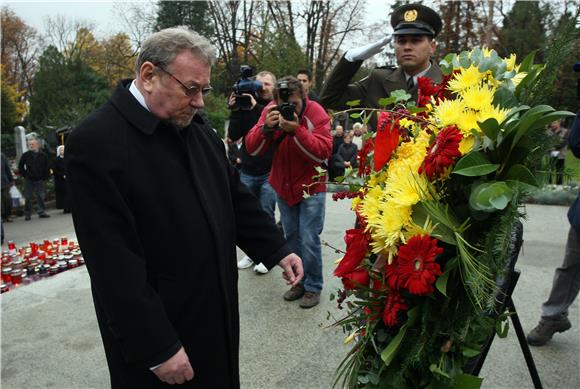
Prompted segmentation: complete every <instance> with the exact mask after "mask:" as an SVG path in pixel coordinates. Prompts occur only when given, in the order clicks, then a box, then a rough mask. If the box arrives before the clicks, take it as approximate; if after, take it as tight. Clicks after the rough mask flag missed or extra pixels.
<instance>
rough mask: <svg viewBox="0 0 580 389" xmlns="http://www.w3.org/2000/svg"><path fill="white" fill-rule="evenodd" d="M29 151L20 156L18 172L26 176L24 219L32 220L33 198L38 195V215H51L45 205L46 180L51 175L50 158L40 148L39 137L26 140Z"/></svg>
mask: <svg viewBox="0 0 580 389" xmlns="http://www.w3.org/2000/svg"><path fill="white" fill-rule="evenodd" d="M26 143H27V145H28V151H26V152H25V153H24V154H22V156H21V157H20V162H18V172H19V173H20V175H21V176H22V177H23V178H24V198H25V199H26V204H25V205H24V220H30V216H31V214H32V199H33V196H34V197H36V207H37V212H38V217H39V218H41V219H44V218H48V217H50V215H49V214H47V213H46V209H45V207H44V197H45V196H46V181H48V178H49V177H50V165H51V163H50V160H49V158H48V155H46V153H45V152H43V151H41V150H40V143H39V141H38V139H37V138H30V139H28V141H27V142H26Z"/></svg>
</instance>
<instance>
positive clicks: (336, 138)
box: [328, 124, 344, 181]
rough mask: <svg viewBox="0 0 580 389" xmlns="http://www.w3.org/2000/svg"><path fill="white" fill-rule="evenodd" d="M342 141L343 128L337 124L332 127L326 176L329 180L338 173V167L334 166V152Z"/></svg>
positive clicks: (332, 179)
mask: <svg viewBox="0 0 580 389" xmlns="http://www.w3.org/2000/svg"><path fill="white" fill-rule="evenodd" d="M343 143H344V128H343V127H342V126H341V125H340V124H338V125H337V126H336V127H335V128H334V134H333V135H332V156H331V157H330V161H329V163H328V178H329V180H330V181H334V179H335V178H336V177H338V176H339V175H340V174H339V173H340V169H337V168H336V164H335V163H334V161H335V158H336V153H337V152H338V148H339V147H340V145H341V144H343Z"/></svg>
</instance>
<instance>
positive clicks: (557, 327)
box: [527, 318, 572, 347]
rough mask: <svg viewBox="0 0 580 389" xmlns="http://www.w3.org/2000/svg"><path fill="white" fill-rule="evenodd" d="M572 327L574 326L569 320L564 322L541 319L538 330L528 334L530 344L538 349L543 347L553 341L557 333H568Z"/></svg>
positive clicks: (535, 329) (566, 319) (563, 320)
mask: <svg viewBox="0 0 580 389" xmlns="http://www.w3.org/2000/svg"><path fill="white" fill-rule="evenodd" d="M570 327H572V324H571V323H570V320H568V318H564V319H562V320H550V319H541V320H540V322H539V323H538V325H537V326H536V328H534V329H533V330H531V331H530V333H529V334H528V337H527V340H528V344H529V345H530V346H536V347H540V346H543V345H545V344H546V343H547V342H548V341H549V340H550V339H552V336H554V334H555V333H556V332H564V331H567V330H569V329H570Z"/></svg>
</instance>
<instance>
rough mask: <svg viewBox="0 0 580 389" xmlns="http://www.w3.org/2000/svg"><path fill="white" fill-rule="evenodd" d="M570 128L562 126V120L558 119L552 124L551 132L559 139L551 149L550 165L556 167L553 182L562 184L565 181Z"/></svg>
mask: <svg viewBox="0 0 580 389" xmlns="http://www.w3.org/2000/svg"><path fill="white" fill-rule="evenodd" d="M568 133H569V131H568V129H567V128H565V127H564V126H562V121H561V120H556V121H554V122H552V123H551V124H550V134H551V135H552V136H553V137H555V138H556V139H557V141H558V142H557V144H556V146H555V147H554V150H552V151H550V166H551V167H552V168H553V169H554V173H555V178H551V179H550V181H551V183H552V184H556V185H562V184H563V183H564V162H565V160H566V152H567V151H568V147H567V144H568Z"/></svg>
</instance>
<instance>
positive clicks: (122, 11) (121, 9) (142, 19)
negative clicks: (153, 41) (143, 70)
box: [113, 0, 157, 55]
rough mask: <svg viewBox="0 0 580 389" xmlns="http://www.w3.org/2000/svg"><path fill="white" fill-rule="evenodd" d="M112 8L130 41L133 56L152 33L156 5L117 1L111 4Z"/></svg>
mask: <svg viewBox="0 0 580 389" xmlns="http://www.w3.org/2000/svg"><path fill="white" fill-rule="evenodd" d="M113 7H114V9H115V10H116V11H117V12H116V13H117V15H118V18H119V19H120V20H121V22H122V23H123V26H124V32H125V33H127V35H128V36H129V39H130V40H131V44H132V46H133V49H134V53H133V54H132V55H135V54H136V53H137V52H138V51H139V48H141V43H142V42H143V41H144V40H145V38H147V37H148V36H149V35H150V34H151V33H152V32H153V31H154V25H155V20H156V18H155V15H156V14H157V5H156V3H155V2H154V1H153V0H145V1H141V2H125V1H121V0H117V1H115V2H114V3H113Z"/></svg>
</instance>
